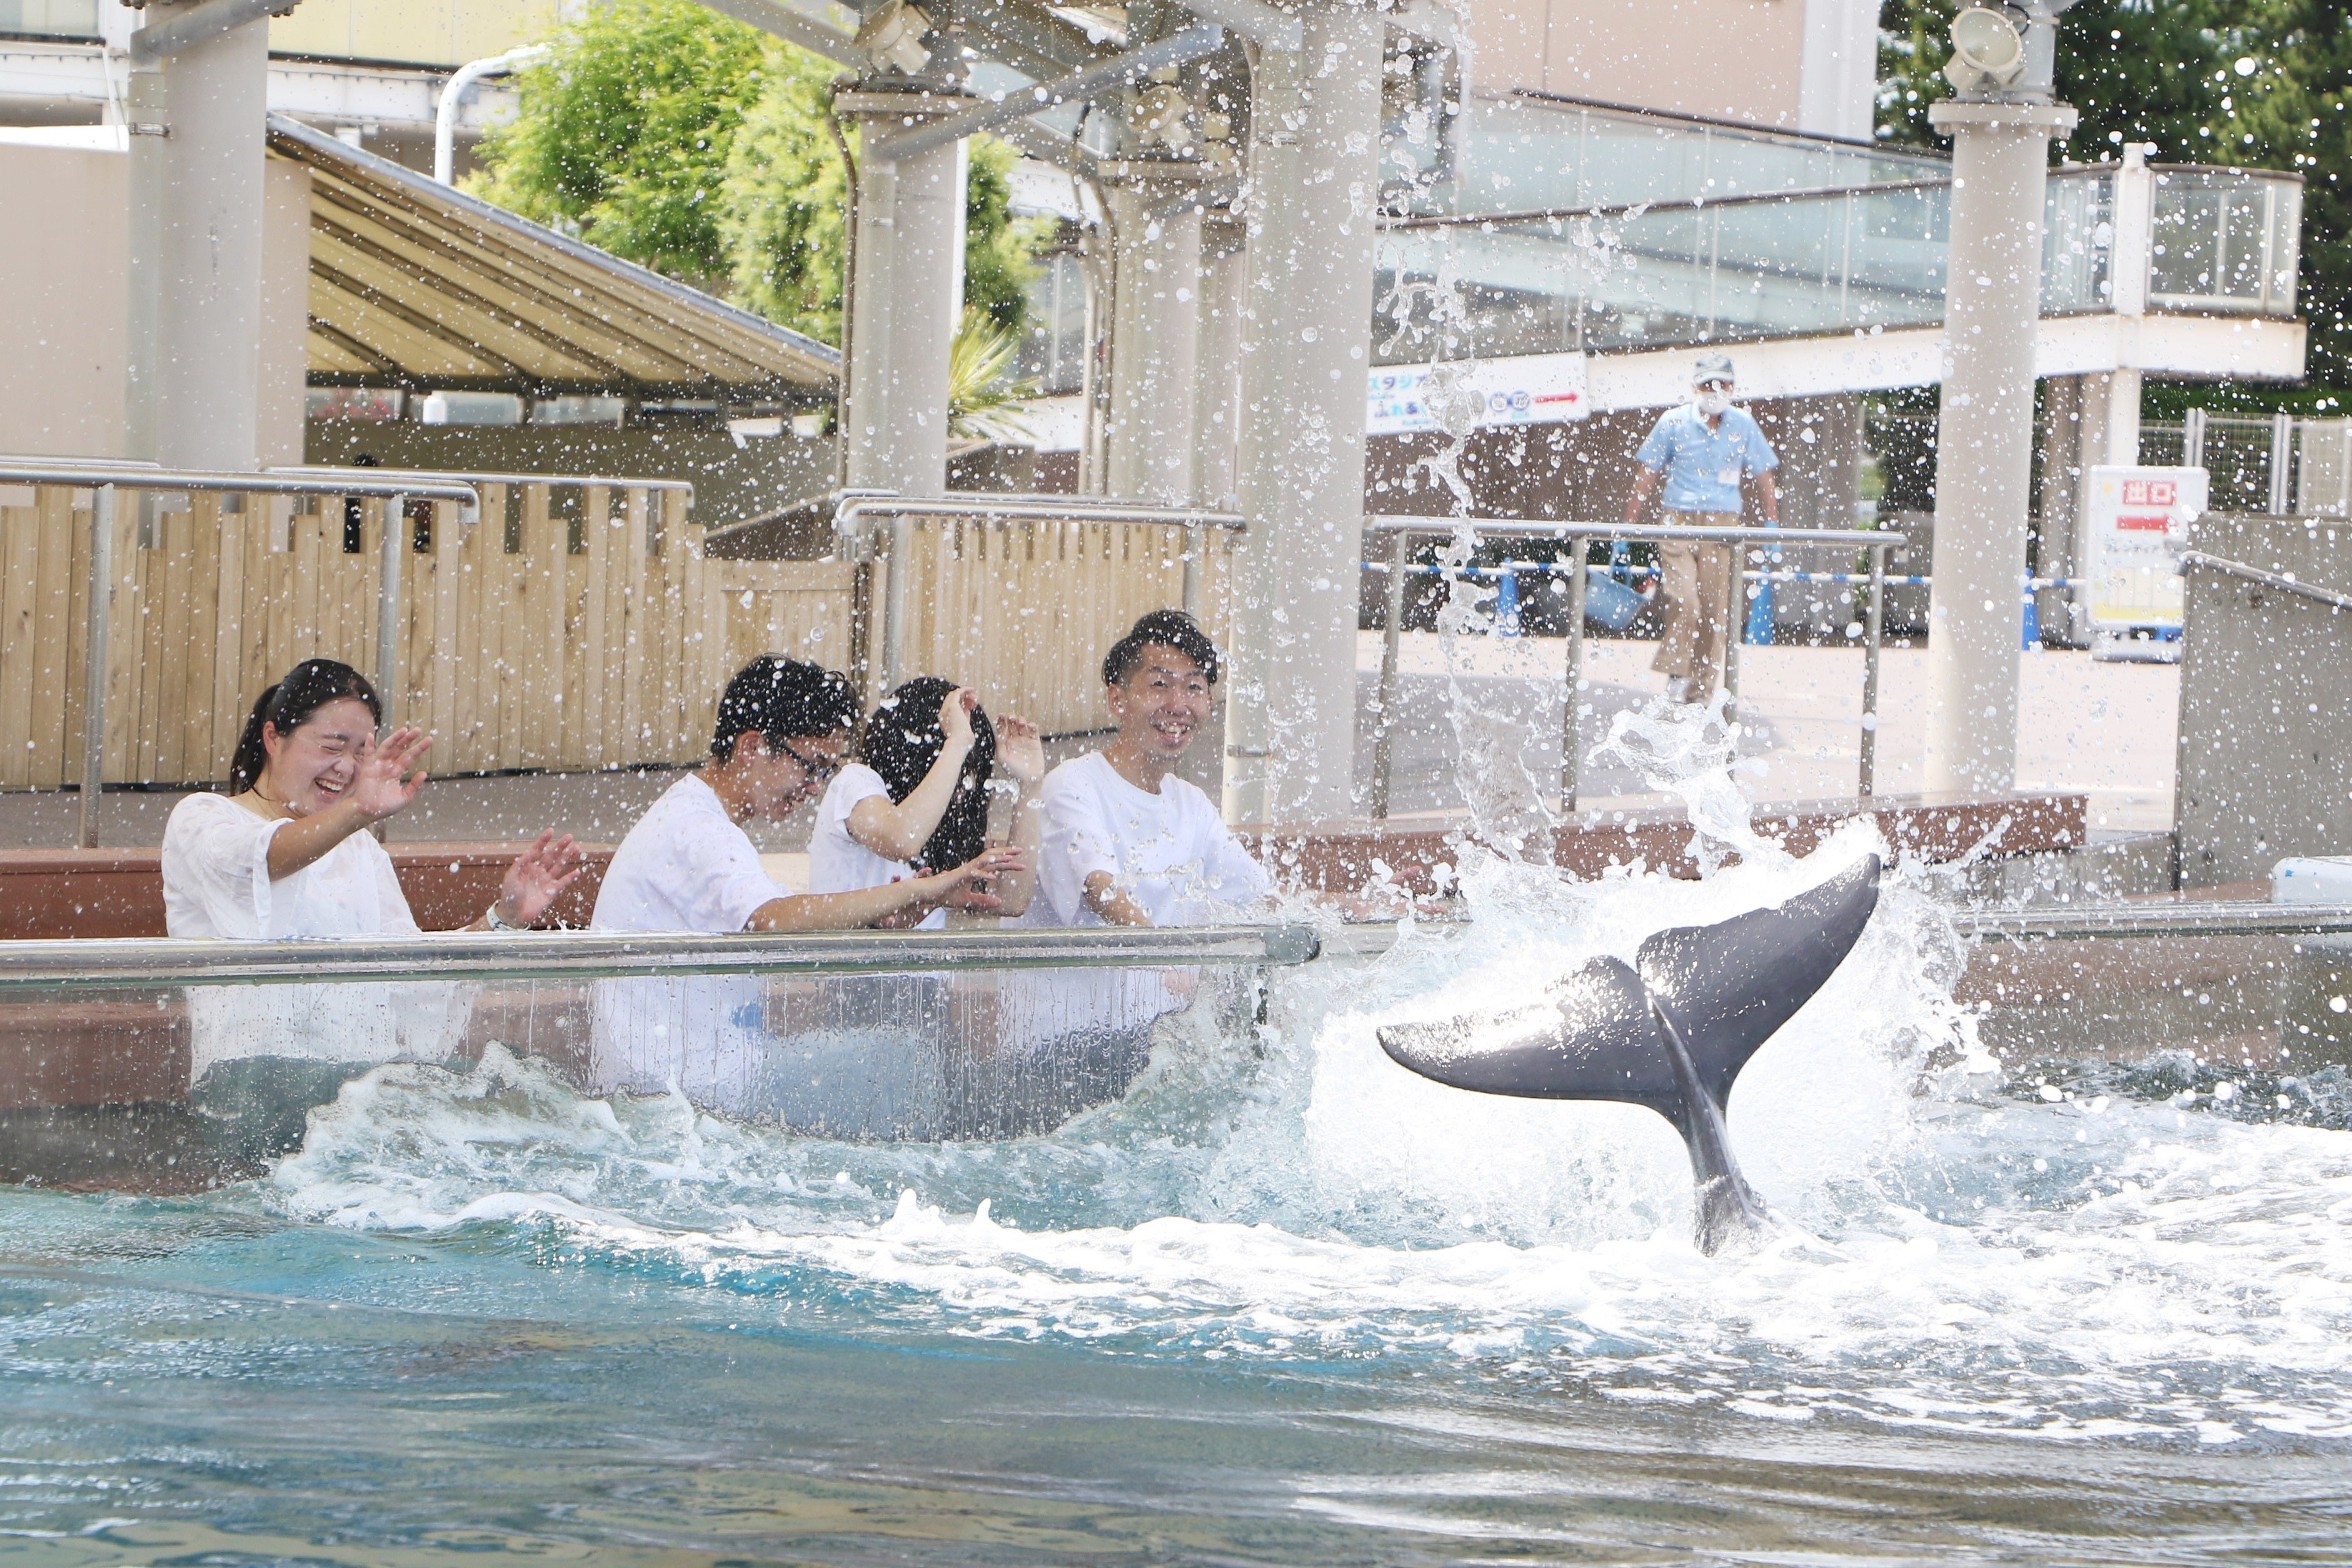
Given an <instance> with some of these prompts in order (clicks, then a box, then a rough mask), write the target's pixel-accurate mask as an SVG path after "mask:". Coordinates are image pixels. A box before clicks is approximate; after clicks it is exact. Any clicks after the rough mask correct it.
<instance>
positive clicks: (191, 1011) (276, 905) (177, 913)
mask: <svg viewBox="0 0 2352 1568" xmlns="http://www.w3.org/2000/svg"><path fill="white" fill-rule="evenodd" d="M289 820H290V819H289V818H286V817H277V818H271V817H265V816H258V815H257V814H255V813H253V812H250V811H247V809H246V808H245V807H243V806H241V805H237V804H236V802H235V801H233V800H231V799H229V798H228V797H227V796H226V795H190V796H188V798H187V799H185V800H184V801H182V802H181V803H180V804H179V805H175V806H173V808H172V816H171V819H170V820H169V821H168V822H167V823H166V824H165V825H164V827H163V929H164V930H165V931H167V932H169V933H170V934H171V935H173V936H175V937H196V938H213V939H228V940H233V941H244V942H257V941H270V940H284V939H289V938H298V937H345V938H365V937H372V936H415V935H417V934H418V931H417V929H416V917H415V915H413V914H411V913H410V912H409V909H408V898H407V895H406V894H404V893H403V892H402V891H401V889H400V878H399V876H398V874H397V873H395V872H394V869H393V866H392V857H391V856H389V855H387V854H385V853H384V852H383V845H381V844H379V843H377V842H376V841H375V839H374V837H373V836H372V835H369V834H366V833H354V834H352V836H351V837H348V838H345V839H344V840H343V841H342V842H341V843H340V844H338V845H336V846H335V847H333V848H332V849H330V850H328V851H327V852H326V853H325V854H324V855H321V856H320V857H319V858H317V859H316V860H313V861H311V862H310V864H309V865H308V866H305V867H303V868H301V869H300V870H299V871H297V872H295V873H294V874H293V875H291V876H288V877H280V878H278V879H276V880H274V881H273V880H271V879H270V875H269V845H270V841H271V840H272V839H274V838H275V837H277V836H278V829H279V828H281V827H284V826H286V825H287V823H288V822H289ZM466 1017H467V999H466V996H465V994H463V993H462V992H461V991H460V989H459V988H458V987H456V986H453V985H450V984H446V982H425V983H418V984H374V983H373V982H366V983H358V984H341V985H326V984H306V985H240V986H234V987H230V986H209V985H202V986H192V987H190V988H189V991H188V1025H189V1035H190V1041H189V1044H190V1050H191V1059H190V1073H189V1080H190V1082H192V1083H193V1082H194V1081H196V1080H197V1079H202V1078H203V1077H204V1075H205V1069H206V1068H209V1067H211V1066H212V1065H213V1064H214V1063H215V1062H217V1061H224V1060H229V1059H233V1058H244V1057H257V1056H273V1057H304V1058H312V1059H315V1060H322V1061H348V1062H357V1061H390V1060H392V1059H394V1058H399V1057H409V1058H417V1059H421V1060H426V1061H439V1060H443V1059H445V1058H447V1057H448V1056H450V1055H451V1054H452V1053H453V1052H454V1051H455V1050H456V1049H457V1046H458V1045H459V1044H460V1043H461V1040H462V1037H463V1031H464V1026H465V1021H466Z"/></svg>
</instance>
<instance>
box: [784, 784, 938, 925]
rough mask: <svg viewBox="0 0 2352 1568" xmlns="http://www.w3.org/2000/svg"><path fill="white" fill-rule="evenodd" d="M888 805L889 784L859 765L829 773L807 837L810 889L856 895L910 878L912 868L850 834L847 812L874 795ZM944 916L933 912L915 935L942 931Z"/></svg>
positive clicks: (813, 891)
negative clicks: (885, 855)
mask: <svg viewBox="0 0 2352 1568" xmlns="http://www.w3.org/2000/svg"><path fill="white" fill-rule="evenodd" d="M877 795H878V796H879V797H881V798H882V799H883V800H885V801H887V800H888V799H889V798H890V786H889V785H887V784H884V783H883V782H882V775H881V774H880V773H876V772H875V771H874V770H873V769H872V768H869V767H867V766H866V764H865V763H850V764H849V765H848V766H847V767H845V768H844V769H842V770H841V772H839V773H835V774H834V776H833V783H832V784H828V785H826V786H825V791H824V799H823V800H822V801H819V802H818V803H817V808H816V831H814V833H812V834H810V835H809V891H810V892H812V893H855V892H857V891H859V890H860V889H866V888H884V887H887V886H889V885H890V884H891V883H893V882H904V881H908V880H910V879H913V877H914V875H915V868H913V867H912V866H909V865H908V864H907V862H905V861H904V860H886V859H884V858H882V857H881V856H879V855H877V854H876V853H874V851H873V850H871V849H868V848H867V847H866V846H865V845H863V844H860V843H859V842H857V840H856V838H854V837H851V836H850V832H849V814H850V813H851V812H853V811H855V810H856V809H857V806H858V805H859V803H860V802H862V801H868V800H872V799H874V798H875V797H877ZM947 924H948V912H947V910H944V909H937V910H932V911H931V912H930V913H929V914H928V915H926V916H924V917H923V923H922V924H921V925H919V926H917V927H916V928H915V929H916V930H918V931H945V930H946V929H947Z"/></svg>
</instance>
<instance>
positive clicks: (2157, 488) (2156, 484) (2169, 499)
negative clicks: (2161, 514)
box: [2117, 479, 2180, 528]
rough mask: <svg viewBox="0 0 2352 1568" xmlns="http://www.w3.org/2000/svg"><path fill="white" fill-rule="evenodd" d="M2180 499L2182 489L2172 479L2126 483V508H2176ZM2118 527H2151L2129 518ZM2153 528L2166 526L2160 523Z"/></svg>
mask: <svg viewBox="0 0 2352 1568" xmlns="http://www.w3.org/2000/svg"><path fill="white" fill-rule="evenodd" d="M2179 499H2180V487H2179V485H2178V484H2176V483H2175V482H2174V481H2172V480H2171V479H2126V480H2125V481H2124V505H2126V506H2175V505H2178V504H2179ZM2117 526H2118V527H2122V528H2147V527H2149V526H2151V525H2150V524H2148V523H2147V522H2145V521H2139V520H2137V519H2130V518H2127V519H2125V520H2124V521H2122V522H2120V523H2119V524H2117ZM2153 526H2155V527H2158V528H2161V527H2163V526H2164V524H2163V523H2162V522H2161V521H2159V522H2157V523H2155V524H2154V525H2153Z"/></svg>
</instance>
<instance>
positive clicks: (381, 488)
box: [0, 458, 481, 506]
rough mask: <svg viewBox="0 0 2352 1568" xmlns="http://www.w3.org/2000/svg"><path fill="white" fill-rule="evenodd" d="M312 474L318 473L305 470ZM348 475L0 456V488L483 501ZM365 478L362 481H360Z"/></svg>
mask: <svg viewBox="0 0 2352 1568" xmlns="http://www.w3.org/2000/svg"><path fill="white" fill-rule="evenodd" d="M303 471H304V472H308V473H315V472H317V470H303ZM336 472H338V473H339V474H340V473H348V474H350V475H351V476H352V477H351V478H350V479H342V478H340V477H338V478H332V479H329V478H317V479H304V478H301V477H299V475H297V474H286V473H281V472H278V471H274V470H273V471H272V472H269V473H264V474H234V473H220V472H215V471H214V470H211V469H203V468H152V467H150V466H148V465H145V464H122V465H101V464H97V463H90V464H83V463H80V462H70V463H60V462H53V461H51V460H50V459H48V458H0V485H72V486H75V487H76V488H78V489H97V488H99V487H100V486H101V485H104V486H111V487H113V488H116V489H126V490H216V491H219V492H221V493H223V494H226V495H296V496H368V497H375V496H415V497H416V498H418V499H419V500H454V501H467V502H471V503H473V504H475V505H477V506H478V505H480V504H481V497H480V495H479V494H478V492H477V491H476V490H475V489H474V487H473V486H472V485H469V484H467V483H465V482H464V481H462V480H460V479H452V478H442V477H438V476H436V477H431V478H426V477H424V476H415V477H412V476H409V475H404V474H401V473H397V472H393V471H389V470H386V469H383V468H349V469H341V470H336ZM362 476H364V478H362Z"/></svg>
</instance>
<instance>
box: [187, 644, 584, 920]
mask: <svg viewBox="0 0 2352 1568" xmlns="http://www.w3.org/2000/svg"><path fill="white" fill-rule="evenodd" d="M382 721H383V700H381V699H380V698H378V697H377V695H376V692H375V688H374V687H373V686H372V685H370V684H369V682H368V679H367V678H366V677H365V676H363V675H362V674H361V673H360V672H359V671H358V670H356V669H353V668H352V667H351V666H350V665H348V664H341V663H338V662H337V661H336V660H334V659H331V658H311V659H305V660H303V661H302V662H301V663H300V664H298V665H296V666H295V667H294V668H293V669H292V670H290V671H289V672H288V674H287V676H286V679H283V680H281V681H279V682H278V684H277V685H275V686H272V687H270V688H269V689H268V690H266V691H264V692H263V693H262V694H261V696H260V698H259V699H258V700H256V701H255V703H254V705H253V711H252V713H251V715H250V716H249V717H248V718H247V721H246V726H245V732H244V734H243V736H242V737H241V738H240V739H239V740H238V742H237V747H236V756H235V758H234V760H233V761H232V762H231V763H230V766H229V780H230V782H229V788H228V793H227V794H226V795H212V794H204V795H190V796H189V797H188V798H187V799H185V800H184V801H182V802H181V803H180V804H179V805H177V806H175V807H173V811H172V816H171V820H170V821H169V822H168V823H167V824H166V825H165V826H164V829H163V916H164V929H165V930H166V931H169V932H170V933H171V934H172V935H173V936H179V937H241V938H247V939H255V938H267V937H320V936H376V935H383V934H414V933H415V931H416V930H417V926H416V921H415V917H414V916H413V915H411V914H410V912H409V909H408V900H407V898H406V896H405V895H404V894H403V893H402V891H401V888H400V881H399V879H398V877H397V876H395V875H394V871H393V866H392V858H391V857H390V856H388V855H386V854H385V853H384V850H383V845H381V844H379V843H377V842H376V841H375V838H374V837H373V836H372V835H370V834H369V833H367V832H366V831H364V830H365V829H367V828H370V827H373V826H375V825H376V824H377V823H380V822H383V821H385V820H386V819H388V818H390V817H393V816H397V815H398V814H399V813H400V812H402V811H404V810H405V809H407V807H408V806H409V805H411V804H412V803H414V802H415V799H416V797H417V795H418V793H419V792H420V791H421V790H423V788H424V787H425V773H424V769H423V763H424V761H425V752H426V751H427V750H428V749H429V748H430V747H431V746H432V744H433V742H432V738H431V737H430V736H428V735H426V734H425V732H424V731H421V730H418V729H416V728H415V727H413V726H404V727H403V728H401V729H398V730H394V731H393V732H392V733H391V734H389V735H386V736H384V737H383V739H381V740H378V739H377V737H376V727H377V725H378V724H379V723H381V722H382ZM579 874H580V851H579V849H578V847H576V846H574V845H573V843H572V839H571V838H570V837H569V836H566V837H561V838H559V837H556V836H555V834H554V832H553V831H552V830H550V831H547V832H544V833H541V835H540V836H539V837H538V839H537V841H536V842H534V843H533V844H532V845H531V847H530V848H529V849H526V850H525V851H523V853H522V854H521V855H520V856H519V857H518V858H516V860H515V862H514V864H513V865H512V866H510V867H509V868H507V874H506V877H505V879H504V880H503V881H502V882H501V883H500V884H499V896H498V898H497V899H496V900H494V901H493V902H492V903H491V904H490V907H489V908H488V910H486V911H484V912H483V914H482V915H481V916H480V917H479V918H478V919H477V920H475V921H473V923H472V924H470V925H468V926H467V927H465V928H464V929H466V930H467V931H488V930H492V929H497V930H516V931H519V930H521V929H523V928H525V927H528V926H530V925H532V924H534V923H535V922H536V921H538V920H539V919H540V918H541V916H542V915H544V914H545V913H546V912H547V908H548V906H549V905H550V904H551V903H552V902H554V901H555V898H556V896H557V895H558V894H559V893H561V892H562V891H563V889H565V888H566V887H568V886H570V885H571V883H572V879H574V878H575V877H577V876H578V875H579Z"/></svg>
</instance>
